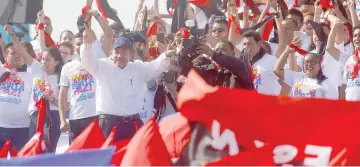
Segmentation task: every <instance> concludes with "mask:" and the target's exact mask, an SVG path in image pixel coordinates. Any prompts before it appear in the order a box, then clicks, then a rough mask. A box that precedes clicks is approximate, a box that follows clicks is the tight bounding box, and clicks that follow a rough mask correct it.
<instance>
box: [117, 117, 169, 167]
mask: <svg viewBox="0 0 360 167" xmlns="http://www.w3.org/2000/svg"><path fill="white" fill-rule="evenodd" d="M171 165H172V163H171V160H170V155H169V153H168V151H167V149H166V146H165V143H164V141H163V140H162V138H161V135H160V133H159V127H158V125H157V123H156V121H155V118H152V119H151V120H149V121H148V122H147V123H146V124H145V125H144V126H143V127H141V128H140V129H139V131H137V132H136V134H135V136H134V137H133V138H132V139H131V141H130V143H129V144H128V146H127V150H126V153H125V155H124V158H123V159H122V162H121V166H171Z"/></svg>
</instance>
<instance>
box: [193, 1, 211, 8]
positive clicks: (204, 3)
mask: <svg viewBox="0 0 360 167" xmlns="http://www.w3.org/2000/svg"><path fill="white" fill-rule="evenodd" d="M189 3H192V4H194V5H204V6H205V7H207V8H211V4H210V3H209V1H208V0H189Z"/></svg>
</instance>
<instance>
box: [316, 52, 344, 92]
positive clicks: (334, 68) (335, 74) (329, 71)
mask: <svg viewBox="0 0 360 167" xmlns="http://www.w3.org/2000/svg"><path fill="white" fill-rule="evenodd" d="M321 68H322V70H323V73H324V75H325V76H326V77H328V79H329V80H330V81H331V82H332V83H334V84H335V85H336V86H341V84H342V75H341V71H342V65H341V63H340V62H339V61H337V60H335V59H334V57H332V56H331V55H330V54H329V53H328V52H325V54H324V58H323V61H322V62H321Z"/></svg>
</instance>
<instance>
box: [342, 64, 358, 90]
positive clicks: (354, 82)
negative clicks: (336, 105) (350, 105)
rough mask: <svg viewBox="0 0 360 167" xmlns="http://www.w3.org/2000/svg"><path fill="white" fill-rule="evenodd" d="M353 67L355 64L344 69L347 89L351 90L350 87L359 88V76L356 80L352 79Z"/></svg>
mask: <svg viewBox="0 0 360 167" xmlns="http://www.w3.org/2000/svg"><path fill="white" fill-rule="evenodd" d="M354 66H355V64H349V65H346V67H345V69H346V80H347V85H346V86H347V87H348V88H352V87H360V80H359V79H358V78H359V75H358V76H357V77H356V79H352V75H353V73H354Z"/></svg>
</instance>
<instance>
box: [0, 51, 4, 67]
mask: <svg viewBox="0 0 360 167" xmlns="http://www.w3.org/2000/svg"><path fill="white" fill-rule="evenodd" d="M0 62H1V64H4V63H5V57H4V54H3V52H2V49H0Z"/></svg>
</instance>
